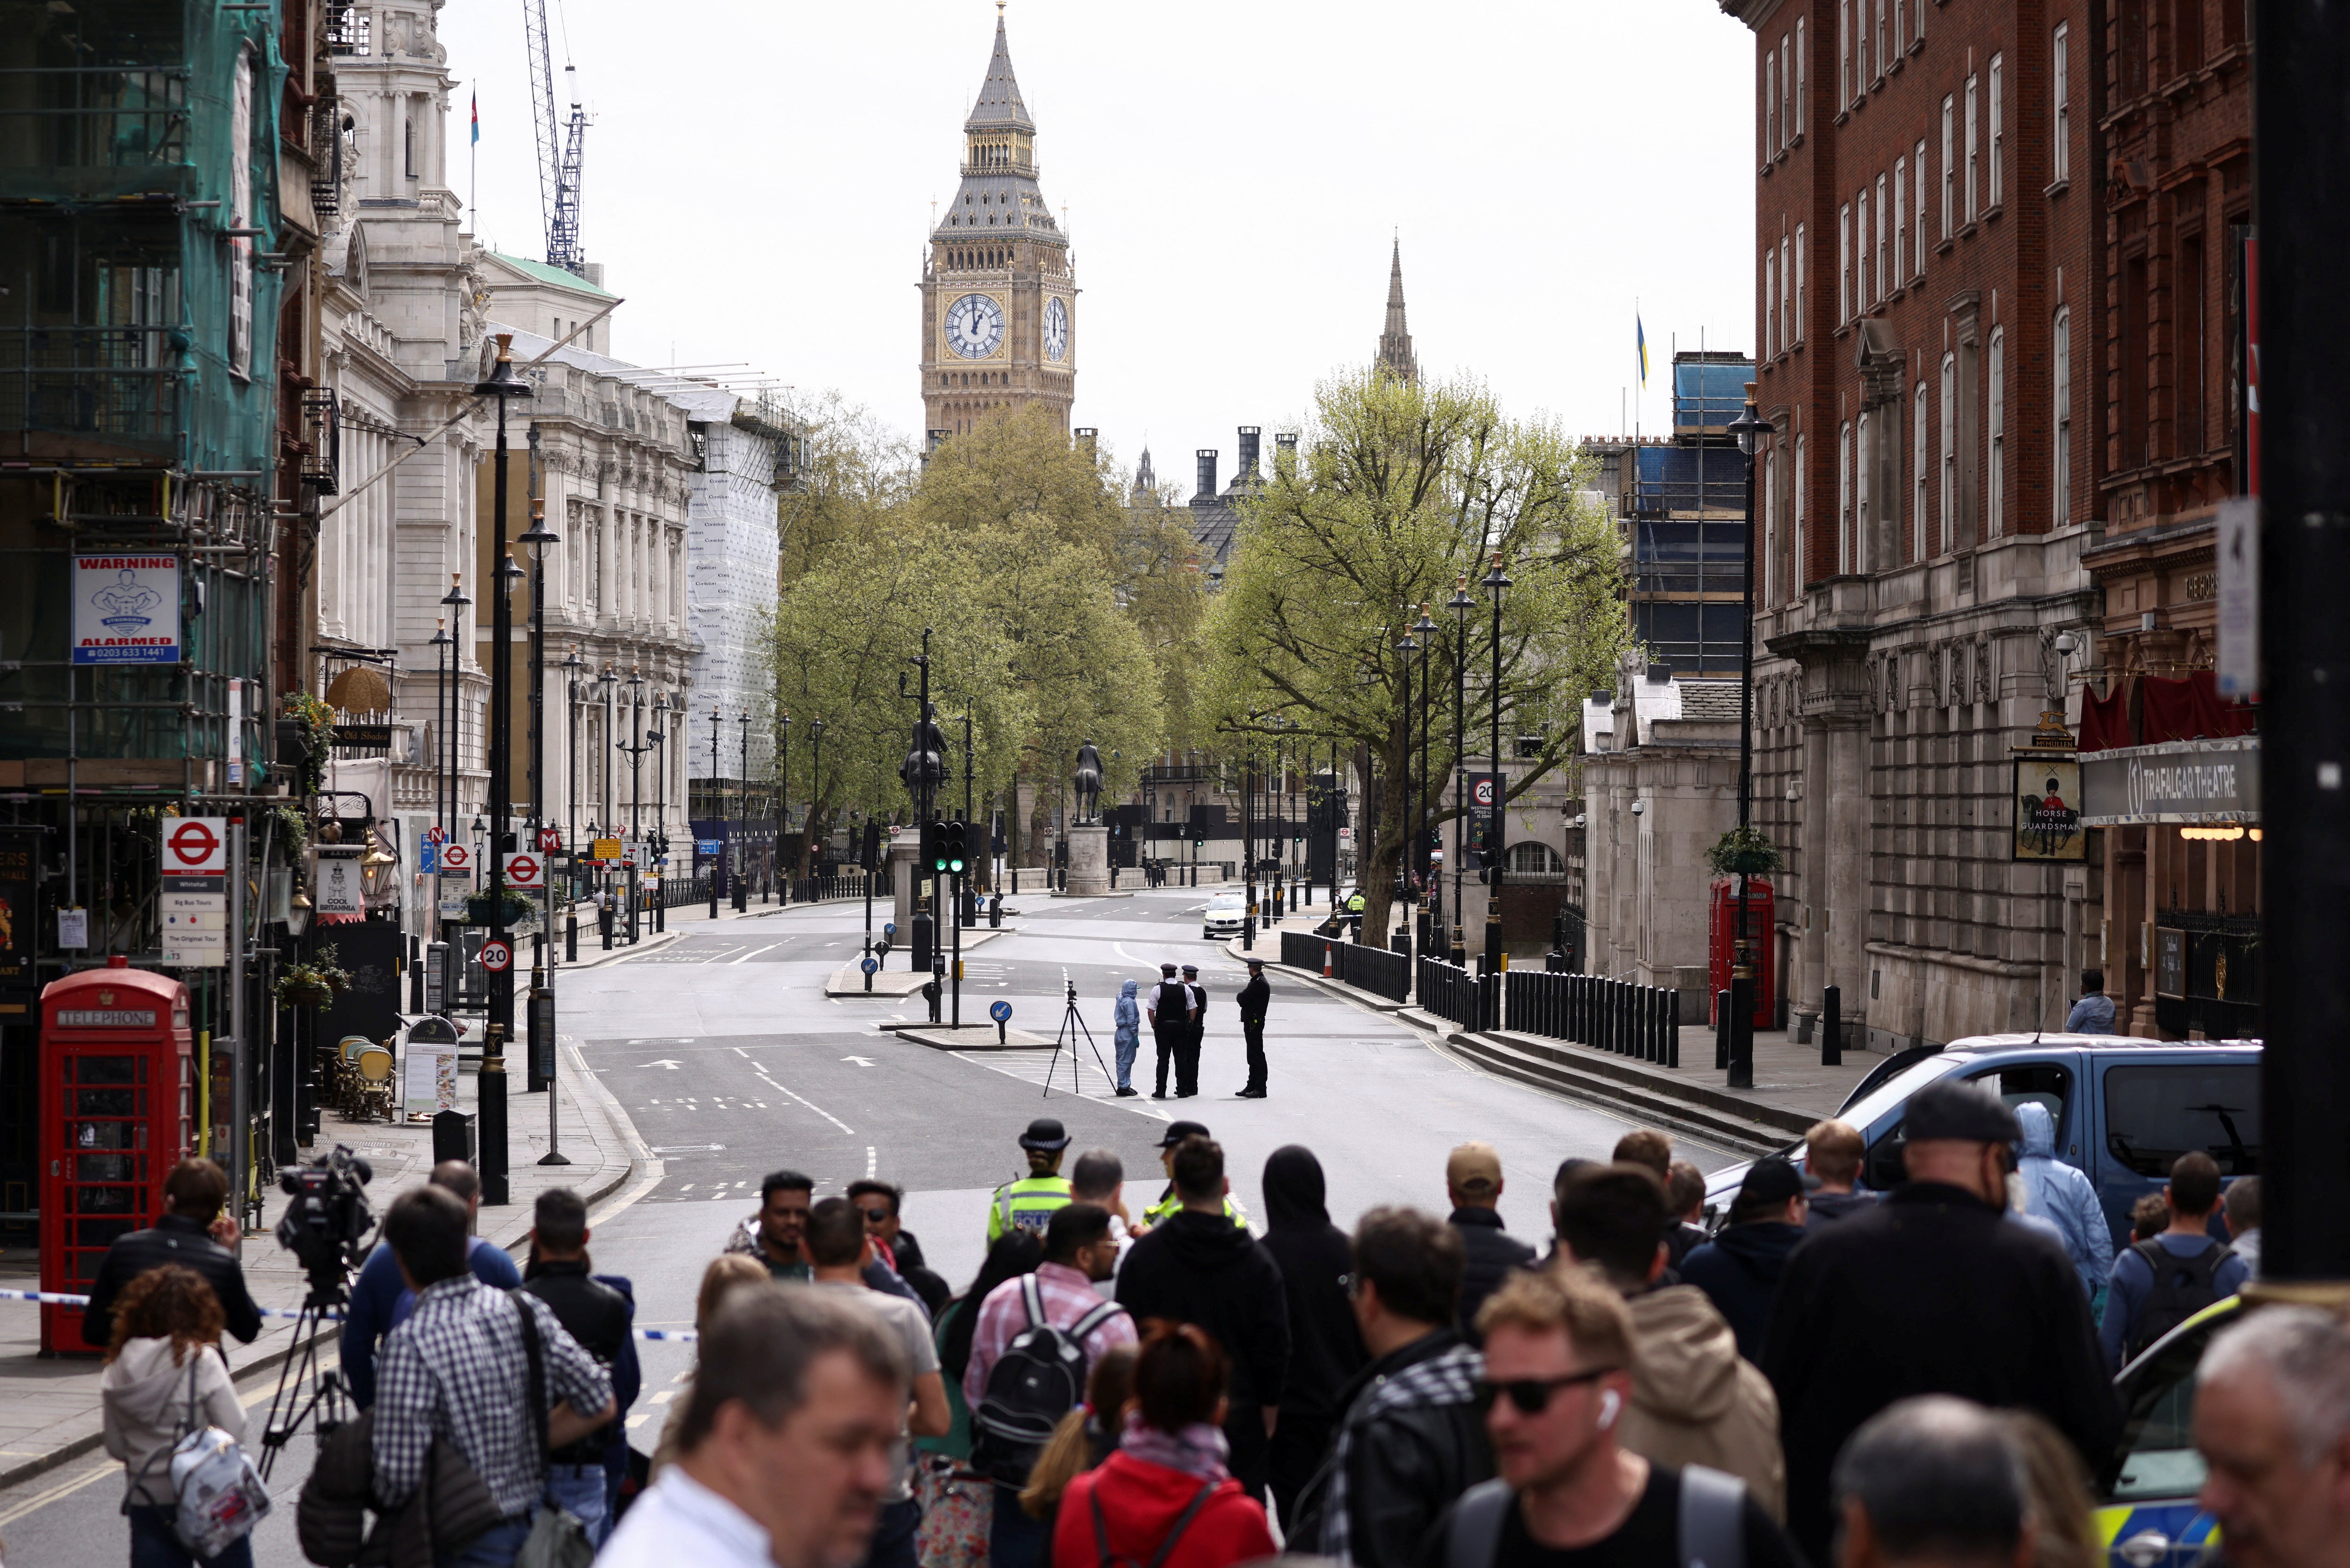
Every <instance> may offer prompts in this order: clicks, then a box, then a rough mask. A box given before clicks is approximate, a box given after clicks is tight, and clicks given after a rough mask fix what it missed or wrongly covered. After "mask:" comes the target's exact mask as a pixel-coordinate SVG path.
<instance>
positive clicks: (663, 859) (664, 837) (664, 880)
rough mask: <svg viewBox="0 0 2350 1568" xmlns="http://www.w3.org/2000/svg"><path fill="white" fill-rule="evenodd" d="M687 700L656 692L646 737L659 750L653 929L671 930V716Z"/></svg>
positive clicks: (655, 775)
mask: <svg viewBox="0 0 2350 1568" xmlns="http://www.w3.org/2000/svg"><path fill="white" fill-rule="evenodd" d="M684 709H685V699H684V698H682V697H680V698H679V699H678V700H677V701H676V702H674V703H672V702H671V701H670V700H669V693H668V692H666V691H656V692H654V693H653V727H652V728H651V729H650V730H648V731H646V732H645V740H646V742H647V743H648V744H650V745H651V746H653V747H654V748H655V749H656V750H657V752H658V753H659V754H658V755H656V756H655V757H654V758H653V841H652V848H651V854H652V857H653V865H654V867H655V868H656V869H658V870H659V871H660V899H659V900H658V901H656V902H655V903H654V905H653V929H654V930H656V931H665V930H667V929H669V731H668V729H667V728H666V727H665V726H666V724H667V722H668V718H669V715H671V714H672V713H676V714H682V713H683V711H684Z"/></svg>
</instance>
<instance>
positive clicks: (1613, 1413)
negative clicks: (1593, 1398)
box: [1599, 1388, 1624, 1432]
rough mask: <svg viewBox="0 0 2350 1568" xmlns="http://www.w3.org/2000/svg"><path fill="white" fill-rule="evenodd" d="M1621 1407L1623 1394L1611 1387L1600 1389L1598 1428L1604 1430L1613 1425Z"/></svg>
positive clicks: (1622, 1405) (1622, 1406)
mask: <svg viewBox="0 0 2350 1568" xmlns="http://www.w3.org/2000/svg"><path fill="white" fill-rule="evenodd" d="M1623 1408H1624V1396H1622V1395H1621V1394H1618V1393H1617V1392H1616V1390H1614V1389H1613V1388H1603V1389H1601V1390H1600V1391H1599V1429H1600V1430H1601V1431H1603V1432H1604V1431H1606V1430H1607V1428H1610V1427H1612V1426H1614V1425H1615V1424H1616V1417H1617V1415H1618V1414H1619V1413H1620V1412H1621V1411H1622V1410H1623Z"/></svg>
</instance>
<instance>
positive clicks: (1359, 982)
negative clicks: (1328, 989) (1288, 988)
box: [1281, 931, 1411, 1002]
mask: <svg viewBox="0 0 2350 1568" xmlns="http://www.w3.org/2000/svg"><path fill="white" fill-rule="evenodd" d="M1281 961H1282V962H1283V963H1284V964H1287V965H1289V966H1290V967H1291V968H1293V969H1304V970H1311V971H1314V972H1315V973H1316V974H1319V973H1322V972H1324V971H1327V972H1328V973H1329V975H1330V977H1331V978H1332V979H1333V980H1339V981H1345V982H1346V983H1347V984H1348V985H1351V986H1354V987H1356V988H1357V989H1358V990H1362V991H1367V992H1370V993H1371V994H1372V995H1374V996H1384V997H1386V998H1387V999H1388V1001H1389V1002H1409V1001H1410V1000H1411V962H1410V961H1409V960H1408V959H1406V958H1405V957H1404V956H1403V955H1402V954H1401V953H1392V952H1388V950H1385V949H1384V948H1374V947H1367V946H1365V945H1364V944H1362V943H1360V942H1346V941H1340V940H1337V939H1336V938H1334V937H1317V936H1315V935H1314V934H1313V933H1312V932H1311V931H1284V932H1282V933H1281Z"/></svg>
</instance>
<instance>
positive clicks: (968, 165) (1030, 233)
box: [921, 14, 1077, 441]
mask: <svg viewBox="0 0 2350 1568" xmlns="http://www.w3.org/2000/svg"><path fill="white" fill-rule="evenodd" d="M962 129H963V156H962V170H961V173H962V183H961V184H960V185H959V186H958V187H957V188H956V191H955V193H954V198H953V200H952V201H951V202H949V203H948V206H947V211H946V214H945V216H944V217H943V218H941V219H940V220H939V222H938V223H936V225H935V226H934V227H933V228H932V229H931V248H930V253H929V254H927V255H925V256H924V257H923V258H922V279H921V294H922V353H921V364H922V412H923V417H924V425H925V428H926V429H927V430H928V431H929V432H930V435H931V440H932V441H938V440H941V439H943V438H944V437H947V436H952V435H960V434H962V433H963V432H965V431H969V430H970V429H971V428H972V424H973V423H974V422H976V421H978V420H979V419H981V418H982V417H983V416H985V415H990V414H999V413H1003V412H1007V411H1009V410H1014V409H1018V408H1023V407H1026V406H1027V405H1030V404H1041V405H1043V406H1044V407H1045V408H1047V409H1049V410H1052V411H1053V414H1054V417H1055V419H1056V420H1057V421H1059V423H1060V427H1061V430H1062V431H1064V432H1065V433H1066V431H1067V430H1068V428H1069V405H1070V404H1071V402H1072V401H1074V400H1075V399H1076V379H1077V370H1076V367H1077V337H1076V329H1077V317H1076V304H1077V285H1076V258H1075V257H1074V256H1073V255H1072V254H1071V253H1070V250H1069V241H1068V236H1067V235H1066V234H1064V233H1063V232H1062V230H1061V224H1060V222H1059V220H1058V219H1056V218H1055V217H1054V216H1053V212H1052V209H1051V208H1050V207H1048V206H1047V205H1046V204H1045V193H1044V191H1043V188H1042V187H1041V186H1040V185H1039V184H1038V183H1037V170H1036V122H1035V120H1033V119H1029V118H1028V107H1027V105H1026V104H1024V103H1023V102H1022V101H1021V99H1020V84H1019V82H1018V81H1017V80H1015V79H1014V77H1013V74H1012V50H1011V46H1010V45H1009V44H1007V43H1006V42H1005V41H1004V33H1003V16H1001V15H1000V14H999V15H998V16H997V17H996V19H995V52H994V54H993V55H992V56H991V57H989V59H988V62H987V78H986V80H985V81H983V83H982V84H981V85H980V89H979V98H978V100H977V101H976V102H974V103H973V104H972V109H971V116H970V118H969V119H966V120H965V121H964V122H963V128H962Z"/></svg>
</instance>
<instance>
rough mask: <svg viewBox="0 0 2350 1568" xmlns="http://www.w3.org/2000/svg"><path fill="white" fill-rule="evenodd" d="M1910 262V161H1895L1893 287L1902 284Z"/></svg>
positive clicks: (1900, 159)
mask: <svg viewBox="0 0 2350 1568" xmlns="http://www.w3.org/2000/svg"><path fill="white" fill-rule="evenodd" d="M1908 261H1909V160H1908V159H1907V158H1897V159H1895V160H1894V161H1893V286H1894V287H1896V288H1898V287H1900V286H1901V282H1902V269H1903V268H1904V267H1906V266H1907V265H1908Z"/></svg>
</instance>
